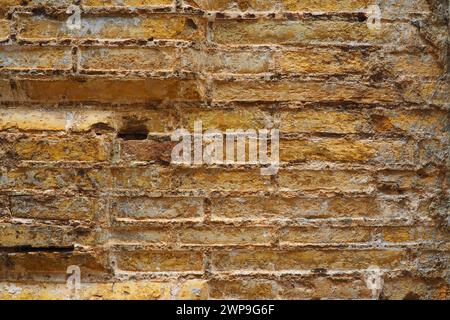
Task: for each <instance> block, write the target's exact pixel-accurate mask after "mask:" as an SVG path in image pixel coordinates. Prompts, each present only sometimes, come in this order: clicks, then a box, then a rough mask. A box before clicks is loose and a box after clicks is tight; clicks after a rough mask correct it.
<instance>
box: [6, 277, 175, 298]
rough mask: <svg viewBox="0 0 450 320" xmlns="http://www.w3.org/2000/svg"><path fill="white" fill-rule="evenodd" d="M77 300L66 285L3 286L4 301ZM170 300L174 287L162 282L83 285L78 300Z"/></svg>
mask: <svg viewBox="0 0 450 320" xmlns="http://www.w3.org/2000/svg"><path fill="white" fill-rule="evenodd" d="M74 296H75V295H74V293H73V292H72V291H71V290H70V289H69V288H67V285H66V284H65V283H51V282H36V283H22V282H16V283H11V282H2V283H0V299H5V300H66V299H73V298H74ZM169 297H170V283H167V282H159V281H139V282H134V281H125V282H114V283H81V284H80V289H79V290H78V298H80V299H82V300H127V299H136V300H154V299H168V298H169Z"/></svg>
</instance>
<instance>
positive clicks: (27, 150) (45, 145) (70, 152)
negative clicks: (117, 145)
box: [14, 137, 111, 161]
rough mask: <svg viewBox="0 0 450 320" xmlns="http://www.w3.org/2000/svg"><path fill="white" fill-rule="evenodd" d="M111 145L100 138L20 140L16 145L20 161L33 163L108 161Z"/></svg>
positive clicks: (36, 138) (16, 152)
mask: <svg viewBox="0 0 450 320" xmlns="http://www.w3.org/2000/svg"><path fill="white" fill-rule="evenodd" d="M110 148H111V147H110V144H109V143H108V141H105V140H103V139H101V138H100V139H99V138H80V137H70V138H59V139H57V138H49V137H32V138H27V139H19V140H18V141H17V142H16V143H15V144H14V151H15V155H16V157H17V158H18V159H20V160H33V161H106V160H109V158H110Z"/></svg>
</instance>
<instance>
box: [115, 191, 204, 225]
mask: <svg viewBox="0 0 450 320" xmlns="http://www.w3.org/2000/svg"><path fill="white" fill-rule="evenodd" d="M112 213H113V215H114V216H115V217H116V218H117V219H126V220H137V221H139V220H142V219H195V218H201V217H202V216H203V214H204V208H203V199H201V198H193V197H189V198H179V197H163V198H150V197H133V198H130V197H119V198H115V199H113V201H112Z"/></svg>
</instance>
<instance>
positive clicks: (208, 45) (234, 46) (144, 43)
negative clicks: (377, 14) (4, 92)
mask: <svg viewBox="0 0 450 320" xmlns="http://www.w3.org/2000/svg"><path fill="white" fill-rule="evenodd" d="M22 45H34V46H38V45H39V46H44V47H45V46H74V45H76V46H83V47H85V48H90V47H92V48H95V47H98V46H112V47H116V46H119V45H120V46H124V45H125V46H138V47H140V48H154V47H177V48H193V49H197V50H202V51H204V50H208V49H218V50H227V51H235V50H239V49H240V50H258V51H262V50H274V51H291V50H299V49H305V48H306V49H310V48H316V49H322V48H323V49H330V48H343V49H370V50H372V51H374V50H380V49H382V50H383V51H385V50H387V52H388V53H389V52H403V51H404V52H416V51H417V50H420V51H421V52H423V50H430V49H429V46H427V45H423V44H415V45H414V46H413V47H411V46H410V45H406V44H391V43H382V44H377V43H370V42H356V41H351V42H338V41H328V42H323V41H314V40H310V41H303V42H296V43H227V44H223V43H219V42H206V40H205V39H199V40H184V39H153V40H149V39H139V38H135V39H133V38H118V39H107V38H105V39H98V38H75V37H70V36H67V37H60V38H21V37H20V34H19V36H18V39H17V40H15V41H14V42H11V40H10V39H9V38H8V39H6V40H4V41H1V42H0V47H3V46H22ZM425 52H427V51H425Z"/></svg>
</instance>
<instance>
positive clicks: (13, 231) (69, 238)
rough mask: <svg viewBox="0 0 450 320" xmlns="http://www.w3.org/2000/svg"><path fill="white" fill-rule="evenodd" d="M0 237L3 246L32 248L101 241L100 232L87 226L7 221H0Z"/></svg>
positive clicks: (87, 243) (92, 243) (91, 243)
mask: <svg viewBox="0 0 450 320" xmlns="http://www.w3.org/2000/svg"><path fill="white" fill-rule="evenodd" d="M0 239H1V246H3V247H20V246H27V247H28V246H29V247H33V248H41V247H43V248H46V247H55V248H58V247H62V248H64V247H70V246H74V245H94V244H96V243H97V241H101V239H100V234H97V233H96V232H93V231H92V230H90V229H89V228H87V227H66V226H46V225H41V224H38V225H36V224H33V225H28V224H22V225H19V224H7V223H0Z"/></svg>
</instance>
